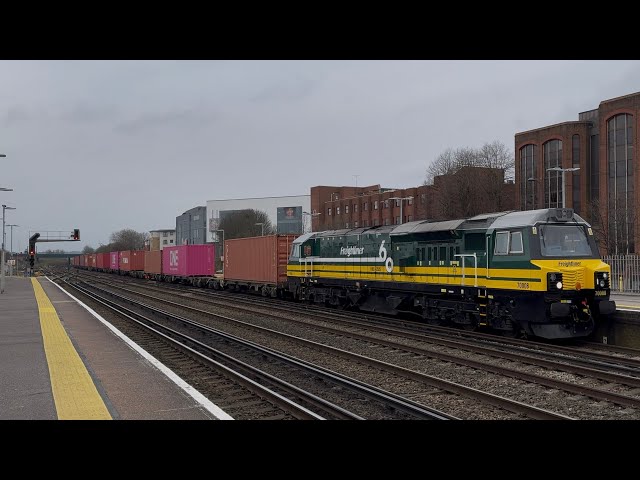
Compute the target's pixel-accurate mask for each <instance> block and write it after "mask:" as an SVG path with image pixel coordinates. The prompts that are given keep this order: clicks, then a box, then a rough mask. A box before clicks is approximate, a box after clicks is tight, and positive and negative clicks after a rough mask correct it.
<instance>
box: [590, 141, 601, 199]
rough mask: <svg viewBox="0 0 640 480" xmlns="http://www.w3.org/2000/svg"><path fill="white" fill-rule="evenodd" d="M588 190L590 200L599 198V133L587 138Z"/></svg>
mask: <svg viewBox="0 0 640 480" xmlns="http://www.w3.org/2000/svg"><path fill="white" fill-rule="evenodd" d="M587 180H590V181H591V182H590V184H589V187H588V188H589V191H590V197H589V198H590V199H591V201H592V202H593V201H598V200H599V199H600V135H591V137H590V138H589V174H588V177H587Z"/></svg>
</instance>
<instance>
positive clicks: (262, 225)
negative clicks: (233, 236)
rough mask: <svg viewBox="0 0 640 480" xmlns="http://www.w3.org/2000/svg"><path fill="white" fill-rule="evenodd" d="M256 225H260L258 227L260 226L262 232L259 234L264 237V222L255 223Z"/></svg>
mask: <svg viewBox="0 0 640 480" xmlns="http://www.w3.org/2000/svg"><path fill="white" fill-rule="evenodd" d="M256 225H260V227H261V228H262V233H261V234H260V236H262V237H264V223H262V222H260V223H256Z"/></svg>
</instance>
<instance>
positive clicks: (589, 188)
mask: <svg viewBox="0 0 640 480" xmlns="http://www.w3.org/2000/svg"><path fill="white" fill-rule="evenodd" d="M639 118H640V93H634V94H631V95H625V96H623V97H617V98H613V99H610V100H604V101H602V102H600V105H599V106H598V108H597V109H594V110H589V111H586V112H582V113H579V114H578V121H569V122H563V123H559V124H556V125H549V126H547V127H542V128H537V129H534V130H529V131H526V132H520V133H517V134H516V135H515V155H516V169H515V179H516V184H517V186H518V195H517V197H518V198H517V208H518V209H521V210H530V209H536V208H548V207H560V206H562V205H563V196H564V199H565V206H566V207H570V208H573V209H574V210H575V211H576V212H577V213H578V214H580V215H582V216H583V217H585V218H586V219H587V220H588V221H590V222H591V223H592V224H593V226H594V228H595V229H596V231H597V237H598V240H599V242H600V247H601V253H603V254H605V253H610V254H611V253H634V252H635V244H636V238H637V236H638V233H639V232H638V222H637V221H636V220H637V218H636V217H637V215H638V212H639V211H640V210H639V209H638V208H637V207H638V201H639V200H640V197H639V195H640V185H639V186H637V187H636V182H635V179H636V178H637V174H636V175H634V170H635V158H634V156H635V153H634V152H635V151H637V133H638V119H639ZM552 168H561V169H569V168H571V169H574V168H575V169H576V170H572V171H565V173H564V175H565V179H564V184H563V180H562V172H560V171H554V170H549V169H552Z"/></svg>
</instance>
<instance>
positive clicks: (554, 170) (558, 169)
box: [547, 167, 580, 208]
mask: <svg viewBox="0 0 640 480" xmlns="http://www.w3.org/2000/svg"><path fill="white" fill-rule="evenodd" d="M576 170H580V167H573V168H560V167H552V168H547V172H562V208H565V199H566V193H567V189H566V188H565V185H564V173H565V172H575V171H576ZM549 182H551V180H549ZM549 191H551V188H549Z"/></svg>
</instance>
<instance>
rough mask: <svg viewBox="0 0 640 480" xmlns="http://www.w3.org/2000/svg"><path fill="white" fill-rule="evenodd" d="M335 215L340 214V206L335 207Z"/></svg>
mask: <svg viewBox="0 0 640 480" xmlns="http://www.w3.org/2000/svg"><path fill="white" fill-rule="evenodd" d="M336 215H340V207H336Z"/></svg>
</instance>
